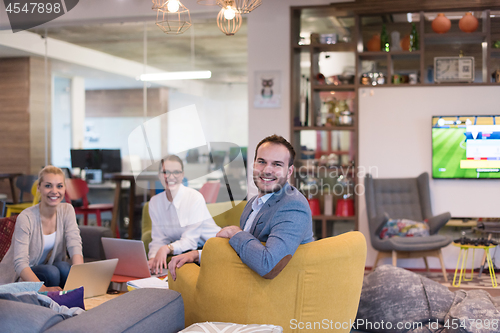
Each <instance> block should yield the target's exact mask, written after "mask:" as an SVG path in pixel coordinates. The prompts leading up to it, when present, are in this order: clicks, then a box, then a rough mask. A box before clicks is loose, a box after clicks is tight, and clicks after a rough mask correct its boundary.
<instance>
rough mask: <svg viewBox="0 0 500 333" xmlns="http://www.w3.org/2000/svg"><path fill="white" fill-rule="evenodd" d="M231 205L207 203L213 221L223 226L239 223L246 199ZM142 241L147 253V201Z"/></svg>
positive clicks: (148, 240)
mask: <svg viewBox="0 0 500 333" xmlns="http://www.w3.org/2000/svg"><path fill="white" fill-rule="evenodd" d="M235 204H236V205H235V206H234V207H233V205H232V203H231V202H230V201H226V202H218V203H213V204H207V208H208V211H209V212H210V215H212V217H213V218H214V221H215V223H216V224H217V225H218V226H219V227H221V228H224V227H226V226H228V225H237V226H239V225H240V216H241V213H243V209H244V208H245V205H246V204H247V202H246V200H243V201H240V202H235ZM141 239H142V241H143V242H144V247H145V248H146V253H149V243H151V217H150V216H149V202H146V203H145V204H144V206H143V207H142V237H141Z"/></svg>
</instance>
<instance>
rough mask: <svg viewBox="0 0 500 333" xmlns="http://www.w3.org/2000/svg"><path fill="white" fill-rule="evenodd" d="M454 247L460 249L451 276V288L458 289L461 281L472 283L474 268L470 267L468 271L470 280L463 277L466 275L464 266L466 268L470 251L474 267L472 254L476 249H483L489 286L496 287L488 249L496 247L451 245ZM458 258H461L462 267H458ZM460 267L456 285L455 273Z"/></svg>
mask: <svg viewBox="0 0 500 333" xmlns="http://www.w3.org/2000/svg"><path fill="white" fill-rule="evenodd" d="M452 244H453V245H454V246H457V247H460V253H459V254H458V260H457V267H456V268H455V275H454V276H453V287H459V286H460V283H461V282H462V279H463V280H464V281H472V278H473V277H474V267H471V270H470V278H466V277H465V273H466V270H467V269H466V266H467V258H468V255H469V249H472V265H474V252H475V251H476V249H483V250H484V255H485V256H486V259H487V261H488V268H489V271H490V277H491V285H492V286H493V288H496V287H497V286H498V284H497V279H496V276H495V269H494V267H493V262H492V260H491V256H490V249H492V248H494V247H496V245H490V246H485V245H477V246H475V245H468V244H463V245H462V244H459V243H452ZM460 257H462V265H461V266H460ZM459 266H460V275H459V278H458V283H455V280H456V278H457V272H458V267H459Z"/></svg>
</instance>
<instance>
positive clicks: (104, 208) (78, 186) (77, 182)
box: [64, 178, 120, 238]
mask: <svg viewBox="0 0 500 333" xmlns="http://www.w3.org/2000/svg"><path fill="white" fill-rule="evenodd" d="M87 193H89V187H88V186H87V183H86V182H85V181H84V180H82V179H79V178H66V193H65V194H64V197H65V199H66V202H71V200H80V199H82V201H83V206H81V207H75V213H76V214H82V215H83V224H84V225H87V223H88V215H89V214H95V215H96V219H97V225H98V226H101V224H102V221H101V212H112V211H113V204H92V205H89V200H88V199H87ZM116 237H118V238H119V237H120V232H119V228H118V225H117V226H116Z"/></svg>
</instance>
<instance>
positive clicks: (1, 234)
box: [0, 215, 17, 261]
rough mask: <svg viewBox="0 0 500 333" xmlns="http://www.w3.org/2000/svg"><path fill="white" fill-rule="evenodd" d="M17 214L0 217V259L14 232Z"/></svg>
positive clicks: (6, 249) (7, 247)
mask: <svg viewBox="0 0 500 333" xmlns="http://www.w3.org/2000/svg"><path fill="white" fill-rule="evenodd" d="M16 220H17V215H14V216H11V217H4V218H0V261H2V259H3V257H4V256H5V254H6V253H7V251H8V250H9V247H10V242H11V240H12V235H13V234H14V227H15V226H16Z"/></svg>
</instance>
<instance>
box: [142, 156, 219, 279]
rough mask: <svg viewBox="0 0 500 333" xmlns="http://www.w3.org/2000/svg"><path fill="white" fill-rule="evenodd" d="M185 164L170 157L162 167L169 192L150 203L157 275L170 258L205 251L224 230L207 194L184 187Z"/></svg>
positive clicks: (152, 254) (151, 255) (151, 259)
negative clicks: (199, 250)
mask: <svg viewBox="0 0 500 333" xmlns="http://www.w3.org/2000/svg"><path fill="white" fill-rule="evenodd" d="M183 178H184V164H183V163H182V160H181V159H180V158H179V157H178V156H176V155H169V156H167V157H166V158H165V159H163V160H162V162H161V164H160V181H161V183H162V185H163V187H164V188H165V192H161V193H158V194H157V195H155V196H154V197H152V198H151V200H150V202H149V216H150V217H151V222H152V228H151V237H152V241H151V243H149V254H148V256H149V268H150V269H151V271H152V272H153V273H155V274H158V273H159V272H161V270H162V269H163V268H167V256H169V255H177V254H181V253H184V252H186V251H190V250H196V249H198V248H201V247H202V246H203V244H205V242H206V240H207V239H209V238H211V237H215V235H216V234H217V232H219V230H220V227H219V226H217V225H216V224H215V222H214V220H213V219H212V216H211V215H210V213H209V211H208V209H207V205H206V203H205V199H204V198H203V195H202V194H201V193H200V192H198V191H196V190H194V189H191V188H189V187H186V186H184V185H182V180H183Z"/></svg>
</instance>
